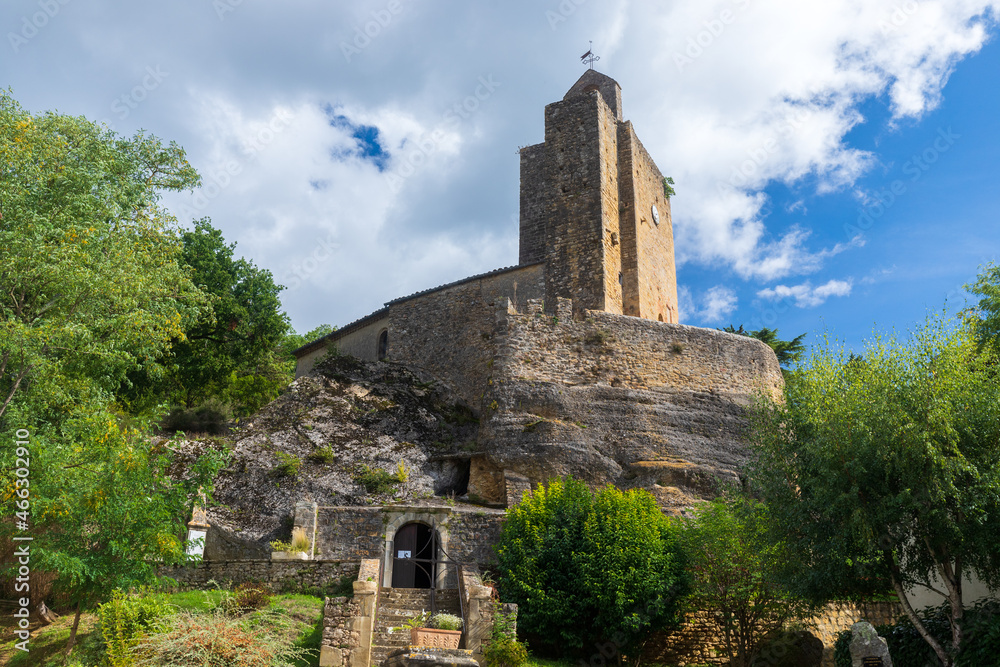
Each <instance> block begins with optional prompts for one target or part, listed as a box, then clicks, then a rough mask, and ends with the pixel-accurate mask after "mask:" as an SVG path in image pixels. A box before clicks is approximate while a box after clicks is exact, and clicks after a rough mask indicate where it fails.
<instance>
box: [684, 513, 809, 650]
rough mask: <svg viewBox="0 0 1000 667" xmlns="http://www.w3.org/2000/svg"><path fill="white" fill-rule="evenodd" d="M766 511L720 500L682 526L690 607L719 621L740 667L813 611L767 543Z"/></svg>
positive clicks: (779, 555)
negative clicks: (786, 580)
mask: <svg viewBox="0 0 1000 667" xmlns="http://www.w3.org/2000/svg"><path fill="white" fill-rule="evenodd" d="M764 511H765V510H764V508H763V506H761V505H760V504H759V503H756V502H753V501H743V500H729V501H727V500H723V499H719V500H715V501H713V502H710V503H704V504H701V505H698V506H696V507H695V508H694V509H693V510H692V515H691V516H690V517H689V518H687V519H684V520H682V522H681V531H680V540H681V544H682V545H683V547H684V550H685V553H686V554H687V557H688V559H689V561H688V571H689V572H690V573H691V577H692V582H691V595H690V597H689V598H688V599H687V600H686V603H687V606H688V608H689V609H690V610H691V611H706V612H710V613H712V614H713V615H714V616H715V618H716V620H717V622H718V623H719V625H720V626H721V627H722V631H723V640H724V645H725V649H726V654H727V655H728V657H729V660H730V664H731V665H734V666H735V667H743V666H744V665H749V664H750V659H751V658H752V657H753V656H754V655H755V654H756V653H757V650H758V648H759V646H760V645H761V642H762V640H763V639H764V637H765V636H767V635H768V634H770V633H774V632H776V631H778V630H780V629H781V628H782V627H783V626H784V624H785V623H786V622H787V621H788V620H790V619H792V618H795V617H797V616H803V615H805V614H806V613H807V612H808V611H809V607H808V605H806V604H805V603H804V602H802V601H800V600H798V599H796V598H794V597H793V596H791V595H789V594H788V593H787V592H786V591H785V590H784V588H783V587H782V585H781V583H780V581H779V578H778V573H779V571H780V569H781V568H782V567H783V565H784V563H785V556H784V554H783V553H782V547H781V545H780V544H778V545H775V544H769V543H768V541H767V534H766V525H765V523H764V516H763V513H764Z"/></svg>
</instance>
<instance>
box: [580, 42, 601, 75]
mask: <svg viewBox="0 0 1000 667" xmlns="http://www.w3.org/2000/svg"><path fill="white" fill-rule="evenodd" d="M600 59H601V57H600V56H595V55H594V42H593V40H591V42H590V49H588V50H587V52H586V53H584V54H583V55H582V56H580V62H582V63H583V64H584V65H590V69H594V63H596V62H597V61H598V60H600Z"/></svg>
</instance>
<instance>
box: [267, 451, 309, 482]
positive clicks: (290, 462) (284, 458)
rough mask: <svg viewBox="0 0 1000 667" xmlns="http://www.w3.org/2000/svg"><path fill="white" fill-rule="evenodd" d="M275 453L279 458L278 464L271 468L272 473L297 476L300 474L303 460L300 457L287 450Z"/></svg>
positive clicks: (277, 475) (281, 475)
mask: <svg viewBox="0 0 1000 667" xmlns="http://www.w3.org/2000/svg"><path fill="white" fill-rule="evenodd" d="M274 455H275V457H277V459H278V465H276V466H274V467H273V468H271V474H272V475H274V476H275V477H295V476H296V475H298V474H299V468H301V467H302V461H300V460H299V458H298V457H295V456H292V455H291V454H286V453H285V452H275V453H274Z"/></svg>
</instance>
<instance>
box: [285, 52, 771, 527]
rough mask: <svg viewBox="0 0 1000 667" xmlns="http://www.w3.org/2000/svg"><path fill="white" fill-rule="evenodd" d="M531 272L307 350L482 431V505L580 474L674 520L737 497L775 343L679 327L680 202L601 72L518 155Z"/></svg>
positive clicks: (488, 280) (474, 466) (459, 289)
mask: <svg viewBox="0 0 1000 667" xmlns="http://www.w3.org/2000/svg"><path fill="white" fill-rule="evenodd" d="M520 158H521V192H520V244H519V250H520V252H519V254H520V256H519V258H518V259H519V261H518V264H517V266H513V267H508V268H503V269H497V270H495V271H491V272H489V273H484V274H481V275H476V276H471V277H469V278H466V279H464V280H460V281H457V282H454V283H450V284H447V285H442V286H440V287H436V288H433V289H429V290H425V291H423V292H418V293H416V294H411V295H409V296H405V297H401V298H398V299H395V300H393V301H390V302H388V303H386V304H385V305H384V307H383V308H381V309H379V310H377V311H375V312H373V313H372V314H370V315H368V316H367V317H364V318H362V319H360V320H357V321H355V322H353V323H351V324H349V325H347V326H345V327H343V328H341V329H338V330H337V331H335V332H333V333H332V334H330V335H328V336H326V337H324V338H321V339H319V340H316V341H313V342H311V343H309V344H308V345H305V346H303V347H302V348H300V349H298V350H296V351H295V355H296V358H297V368H296V375H297V376H302V375H304V374H307V373H309V371H310V369H311V368H312V367H313V364H314V363H315V362H316V360H317V359H318V358H319V357H321V356H322V355H324V354H326V352H327V351H328V350H330V349H331V348H334V347H335V348H336V350H337V351H338V352H339V353H340V354H349V355H352V356H354V357H357V358H359V359H364V360H370V361H377V360H390V361H392V362H396V363H399V364H403V365H405V366H406V367H407V368H409V369H411V370H412V371H414V372H416V373H418V374H419V375H420V376H421V377H423V378H426V379H427V380H428V381H434V382H438V383H442V384H444V385H445V386H447V387H449V388H450V389H451V390H452V391H454V392H455V393H456V394H457V395H458V396H460V397H461V399H462V400H464V401H465V402H466V404H467V405H468V406H469V407H470V408H471V409H472V410H473V411H474V412H475V413H476V414H477V415H478V416H479V418H480V424H481V425H480V436H479V441H478V443H479V453H477V455H476V456H474V457H473V460H472V462H471V470H470V476H469V485H468V492H469V494H470V498H474V499H479V500H481V501H483V502H487V503H494V504H505V503H506V502H507V501H508V499H511V500H513V499H515V498H517V497H519V494H520V492H522V491H523V490H524V489H525V488H528V487H529V486H530V485H531V484H533V483H538V482H544V481H545V480H546V479H548V478H550V477H552V476H554V475H566V474H573V475H574V476H577V477H579V478H582V479H585V480H587V481H588V482H591V483H593V484H603V483H609V482H610V483H614V484H617V485H619V486H621V487H623V488H630V487H634V486H643V487H645V488H648V489H650V490H651V491H653V493H654V494H655V495H656V496H657V497H658V499H659V500H660V502H661V504H662V506H663V507H664V509H666V510H672V509H674V510H675V509H677V508H680V507H684V506H686V505H688V504H690V502H691V501H692V500H693V499H695V498H699V497H704V496H705V495H711V494H712V493H714V492H715V490H716V488H717V487H718V482H719V480H720V479H723V480H729V481H734V480H736V479H737V476H738V474H739V468H740V465H741V464H742V462H743V461H744V459H745V453H744V445H743V443H742V438H741V435H740V431H741V428H742V426H741V424H742V419H741V406H742V405H744V404H745V403H746V401H747V400H748V398H749V397H750V395H751V394H753V393H754V392H757V391H763V392H766V393H769V394H772V395H775V394H777V393H779V392H780V388H781V385H782V379H781V373H780V370H779V367H778V363H777V360H776V359H775V356H774V354H773V353H772V352H771V350H770V348H768V347H767V346H766V345H764V344H763V343H761V342H759V341H756V340H753V339H749V338H746V337H741V336H735V335H732V334H727V333H723V332H719V331H715V330H708V329H701V328H696V327H689V326H683V325H680V324H679V323H678V308H677V279H676V271H675V266H674V239H673V231H672V225H671V215H670V200H669V198H668V196H667V194H666V187H665V186H666V184H665V181H664V177H663V174H662V173H661V172H660V170H659V168H657V166H656V163H655V162H654V161H653V159H652V157H651V156H650V155H649V153H648V152H647V151H646V149H645V147H644V146H643V145H642V142H641V141H639V138H638V136H637V134H636V131H635V129H634V128H633V126H632V123H631V122H630V121H627V120H624V116H623V112H622V94H621V87H620V86H619V85H618V83H617V82H616V81H615V80H614V79H612V78H610V77H608V76H606V75H604V74H601V73H600V72H597V71H595V70H592V69H591V70H587V71H586V72H585V73H584V75H583V76H581V77H580V79H579V80H578V81H577V82H576V83H575V84H574V85H573V86H572V87H571V88H570V89H569V91H568V92H567V93H566V95H565V96H564V97H563V99H562V100H561V101H558V102H554V103H552V104H549V105H548V106H546V107H545V141H544V142H542V143H540V144H536V145H534V146H527V147H525V148H523V149H521V151H520Z"/></svg>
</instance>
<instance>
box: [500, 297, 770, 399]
mask: <svg viewBox="0 0 1000 667" xmlns="http://www.w3.org/2000/svg"><path fill="white" fill-rule="evenodd" d="M506 334H507V335H506V337H505V339H504V341H503V348H502V349H501V350H500V351H499V352H498V362H497V363H496V367H495V369H494V373H493V376H494V378H495V379H498V380H499V379H503V380H515V379H522V380H528V381H532V382H558V383H561V384H565V385H571V386H573V385H581V384H605V385H608V386H615V387H627V388H631V389H656V388H671V389H681V390H687V391H705V392H714V393H725V394H731V395H739V396H743V397H748V396H750V395H752V394H754V393H755V392H757V391H764V392H766V393H768V394H770V395H772V396H774V397H776V398H777V397H779V396H780V395H781V388H782V386H783V380H782V377H781V370H780V368H779V366H778V361H777V359H776V358H775V356H774V353H773V352H772V351H771V348H769V347H768V346H767V345H766V344H765V343H762V342H760V341H758V340H756V339H753V338H749V337H747V336H739V335H736V334H730V333H726V332H723V331H717V330H715V329H702V328H700V327H691V326H686V325H682V324H669V323H664V322H651V321H648V320H643V319H639V318H636V317H623V316H620V315H613V314H610V313H603V312H595V311H589V312H587V313H586V317H585V318H584V319H583V320H582V321H580V320H573V321H565V320H559V321H557V322H554V321H553V318H551V317H548V316H537V315H536V316H534V317H532V316H529V315H521V314H510V315H508V325H507V331H506Z"/></svg>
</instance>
